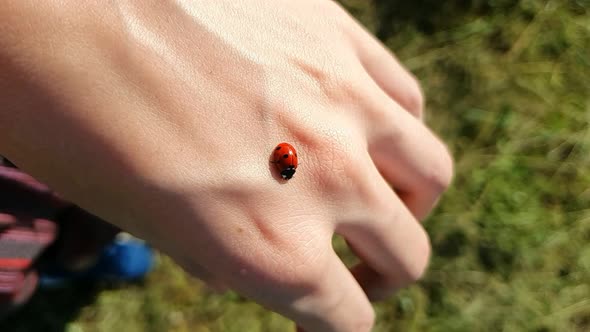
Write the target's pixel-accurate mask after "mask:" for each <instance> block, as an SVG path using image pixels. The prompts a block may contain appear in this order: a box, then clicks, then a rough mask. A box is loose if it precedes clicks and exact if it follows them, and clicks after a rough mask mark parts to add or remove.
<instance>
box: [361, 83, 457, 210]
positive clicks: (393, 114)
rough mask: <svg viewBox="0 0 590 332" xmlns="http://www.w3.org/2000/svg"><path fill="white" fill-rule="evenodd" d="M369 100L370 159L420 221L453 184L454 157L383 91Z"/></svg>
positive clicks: (376, 93) (421, 124)
mask: <svg viewBox="0 0 590 332" xmlns="http://www.w3.org/2000/svg"><path fill="white" fill-rule="evenodd" d="M370 100H371V101H370V102H371V103H373V104H372V105H369V106H368V110H367V112H368V113H369V118H370V119H369V121H368V128H367V139H368V142H369V152H370V155H371V158H372V159H373V162H374V163H375V165H376V166H377V168H378V169H379V171H380V172H381V174H382V175H383V177H384V178H385V179H386V180H387V182H389V183H390V185H391V186H393V188H394V189H395V190H396V192H397V193H398V195H399V197H400V198H401V199H402V200H403V202H404V203H405V204H406V205H407V206H408V208H409V209H410V211H411V212H412V213H413V214H414V216H415V217H416V218H417V219H419V220H421V219H423V218H425V217H426V216H427V215H428V213H429V212H430V211H431V210H432V208H433V207H434V205H435V204H436V202H437V201H438V198H439V196H440V195H441V194H442V192H444V190H446V189H447V188H448V186H449V185H450V183H451V180H452V177H453V162H452V158H451V155H450V154H449V152H448V150H447V148H446V146H445V145H444V144H443V143H442V141H441V140H440V139H438V138H437V137H436V136H435V135H434V133H433V132H432V131H430V129H428V127H426V126H425V125H424V124H423V123H422V122H421V121H420V120H418V119H416V118H415V117H413V116H411V115H410V114H409V113H408V112H406V111H404V109H403V108H402V107H401V106H400V105H399V104H398V103H396V102H395V101H393V100H391V99H390V98H388V97H387V96H385V95H384V94H383V93H382V92H379V91H375V92H374V96H372V98H371V99H370Z"/></svg>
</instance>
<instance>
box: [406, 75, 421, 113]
mask: <svg viewBox="0 0 590 332" xmlns="http://www.w3.org/2000/svg"><path fill="white" fill-rule="evenodd" d="M424 103H425V101H424V93H423V92H422V88H420V83H418V81H417V80H416V79H415V78H414V77H412V80H411V83H410V84H409V85H408V92H407V93H406V95H405V98H404V100H403V102H402V104H403V105H402V106H404V107H405V108H406V109H407V110H408V111H409V112H410V113H412V114H414V115H415V116H417V117H422V114H423V113H424Z"/></svg>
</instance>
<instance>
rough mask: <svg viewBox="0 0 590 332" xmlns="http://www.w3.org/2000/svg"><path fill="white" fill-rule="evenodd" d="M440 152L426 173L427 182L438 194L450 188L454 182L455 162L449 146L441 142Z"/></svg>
mask: <svg viewBox="0 0 590 332" xmlns="http://www.w3.org/2000/svg"><path fill="white" fill-rule="evenodd" d="M440 145H441V147H440V148H439V149H438V150H439V153H438V156H437V158H435V159H434V160H435V162H434V163H433V165H432V167H431V168H430V172H429V174H426V182H427V184H428V185H429V186H430V187H431V188H432V190H433V191H435V192H436V194H441V193H443V192H444V191H445V190H447V189H448V188H449V186H450V185H451V183H452V182H453V174H454V162H453V158H452V157H451V154H450V153H449V151H448V149H447V147H446V146H445V145H444V144H442V143H440Z"/></svg>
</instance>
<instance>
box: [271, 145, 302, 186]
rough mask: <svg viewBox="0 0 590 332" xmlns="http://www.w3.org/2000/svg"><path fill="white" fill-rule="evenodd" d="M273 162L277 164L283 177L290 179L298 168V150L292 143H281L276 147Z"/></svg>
mask: <svg viewBox="0 0 590 332" xmlns="http://www.w3.org/2000/svg"><path fill="white" fill-rule="evenodd" d="M271 162H272V163H273V164H275V165H276V166H277V169H278V170H279V173H281V176H282V177H283V179H285V180H289V179H290V178H292V177H293V174H295V169H296V168H297V151H295V148H294V147H293V146H292V145H291V144H289V143H281V144H279V145H277V147H276V148H275V150H274V152H273V154H272V161H271Z"/></svg>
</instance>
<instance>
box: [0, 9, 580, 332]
mask: <svg viewBox="0 0 590 332" xmlns="http://www.w3.org/2000/svg"><path fill="white" fill-rule="evenodd" d="M342 3H343V5H344V6H345V7H346V8H347V9H349V10H350V11H351V12H352V13H353V14H354V15H355V16H357V17H358V18H359V20H361V22H363V24H365V25H366V26H367V27H368V28H369V29H370V30H371V31H373V32H374V33H375V34H377V35H378V36H379V38H381V39H382V40H383V42H384V43H385V44H386V45H387V46H388V47H390V48H391V49H392V50H395V52H396V54H397V55H398V56H399V58H400V59H401V60H402V61H403V62H404V63H405V64H406V65H407V66H408V67H409V68H410V69H411V70H412V71H413V72H414V73H415V74H416V75H417V76H418V78H419V79H420V80H421V82H422V84H423V87H424V91H425V94H426V98H427V112H428V116H427V122H428V124H429V125H430V126H432V128H434V130H435V131H436V132H437V133H438V134H439V135H440V136H441V137H442V138H443V139H444V140H445V141H446V142H447V143H448V144H449V146H450V148H451V150H452V152H453V155H454V156H455V160H456V174H457V175H456V178H455V181H454V185H453V187H452V188H451V189H450V191H449V192H448V193H447V194H446V195H445V197H444V199H443V200H442V201H441V203H440V205H439V207H438V208H437V210H436V211H435V213H434V214H433V215H432V216H431V217H430V218H429V220H428V221H427V222H426V227H427V229H428V232H429V234H430V236H431V238H432V244H433V247H434V257H433V259H432V263H431V267H430V271H429V272H428V275H427V276H426V277H425V278H424V280H423V281H421V282H420V283H419V284H418V285H415V286H413V287H410V288H408V289H406V290H403V291H401V292H400V293H399V294H398V295H397V296H396V297H394V298H392V299H390V300H389V301H386V302H384V303H380V304H377V305H376V306H375V309H376V311H377V313H378V323H377V326H376V328H375V331H432V332H438V331H441V332H442V331H507V332H509V331H531V332H550V331H559V332H561V331H579V332H581V331H590V154H589V152H590V137H589V135H590V132H589V123H590V1H588V0H567V1H566V0H563V1H557V0H549V1H540V0H522V1H514V0H487V1H484V0H462V1H448V2H447V1H438V0H414V1H412V2H404V1H387V0H343V1H342ZM336 246H337V248H338V249H339V251H340V252H341V253H342V254H343V255H344V256H346V255H348V254H347V252H346V250H345V249H344V246H343V245H342V243H341V242H339V241H336ZM159 260H160V265H159V268H158V269H157V270H156V271H155V272H154V273H153V274H151V275H150V276H149V277H148V278H147V280H146V281H145V282H144V283H143V284H141V285H133V286H130V287H128V286H127V287H121V288H117V287H114V288H113V287H98V288H91V289H88V287H83V286H80V287H79V288H74V289H69V290H64V291H58V292H44V293H40V294H38V295H37V296H36V297H35V298H34V300H33V302H32V304H31V305H30V306H29V307H28V308H26V309H25V311H24V312H23V313H21V314H19V315H17V316H15V317H13V319H11V320H9V321H8V322H6V323H5V324H4V326H0V330H2V331H41V330H43V331H63V330H65V331H71V332H74V331H75V332H77V331H154V332H155V331H179V332H180V331H236V332H237V331H253V332H256V331H287V330H288V329H289V328H291V327H292V325H291V323H290V322H288V321H286V320H285V319H283V318H282V317H280V316H279V315H276V314H273V313H269V312H267V311H265V310H264V309H262V308H261V307H259V306H258V305H256V304H253V303H251V302H248V301H246V300H244V299H243V298H241V297H239V296H237V295H235V294H232V293H229V294H225V295H215V294H212V293H210V292H209V291H208V290H207V289H205V288H204V287H203V286H202V285H201V284H200V283H199V282H198V281H196V280H192V279H190V278H189V277H187V276H186V275H185V274H184V273H182V272H181V271H180V270H179V269H178V268H177V267H176V266H175V265H174V264H173V263H172V262H171V261H170V260H169V259H168V258H166V257H160V259H159Z"/></svg>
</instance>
